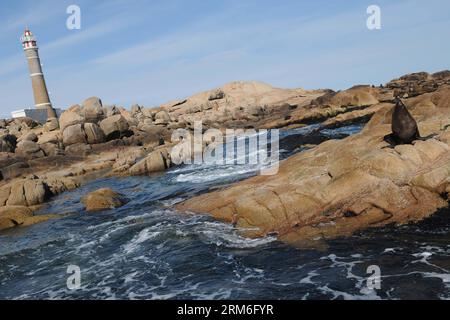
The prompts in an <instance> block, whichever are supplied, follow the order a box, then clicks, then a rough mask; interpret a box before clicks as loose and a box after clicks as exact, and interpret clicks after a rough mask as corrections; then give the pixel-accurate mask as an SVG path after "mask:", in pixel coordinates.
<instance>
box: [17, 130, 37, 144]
mask: <svg viewBox="0 0 450 320" xmlns="http://www.w3.org/2000/svg"><path fill="white" fill-rule="evenodd" d="M18 141H19V142H20V141H32V142H37V141H38V137H37V135H36V133H34V132H28V133H25V134H23V135H22V136H21V137H20V139H18Z"/></svg>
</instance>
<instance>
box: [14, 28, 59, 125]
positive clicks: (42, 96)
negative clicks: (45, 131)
mask: <svg viewBox="0 0 450 320" xmlns="http://www.w3.org/2000/svg"><path fill="white" fill-rule="evenodd" d="M20 41H21V42H22V47H23V50H24V52H25V56H26V58H27V60H28V70H29V72H30V77H31V85H32V87H33V95H34V104H35V108H36V109H37V110H39V111H44V110H46V111H47V112H46V113H47V114H46V116H47V117H46V118H47V125H50V126H51V127H52V128H53V129H54V127H55V126H58V120H57V115H56V112H55V110H54V109H53V107H52V104H51V102H50V97H49V95H48V91H47V86H46V84H45V79H44V73H43V72H42V66H41V61H40V59H39V51H38V46H37V42H36V38H35V37H34V35H33V34H32V33H31V31H30V30H29V29H28V28H25V31H24V34H23V35H22V37H21V38H20ZM49 122H50V123H49Z"/></svg>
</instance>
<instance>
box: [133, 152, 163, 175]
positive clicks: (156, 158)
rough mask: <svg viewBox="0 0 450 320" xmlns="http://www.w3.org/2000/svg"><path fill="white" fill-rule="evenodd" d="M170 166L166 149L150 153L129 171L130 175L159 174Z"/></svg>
mask: <svg viewBox="0 0 450 320" xmlns="http://www.w3.org/2000/svg"><path fill="white" fill-rule="evenodd" d="M170 166H171V162H170V156H169V152H168V151H167V149H166V148H162V149H158V150H155V151H153V152H151V153H150V154H149V155H148V156H147V157H145V158H144V159H142V160H141V161H139V162H137V163H136V164H135V165H134V166H132V167H131V168H130V170H129V173H130V174H131V175H142V174H150V173H154V172H161V171H164V170H166V169H168V168H169V167H170Z"/></svg>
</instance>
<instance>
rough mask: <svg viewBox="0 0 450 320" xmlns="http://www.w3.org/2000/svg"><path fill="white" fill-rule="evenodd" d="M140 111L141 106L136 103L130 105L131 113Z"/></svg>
mask: <svg viewBox="0 0 450 320" xmlns="http://www.w3.org/2000/svg"><path fill="white" fill-rule="evenodd" d="M140 112H141V107H140V106H139V105H138V104H133V105H132V106H131V114H137V113H140Z"/></svg>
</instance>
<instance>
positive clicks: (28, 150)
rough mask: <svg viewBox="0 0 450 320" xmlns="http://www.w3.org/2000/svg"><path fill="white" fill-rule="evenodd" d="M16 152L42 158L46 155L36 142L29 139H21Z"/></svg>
mask: <svg viewBox="0 0 450 320" xmlns="http://www.w3.org/2000/svg"><path fill="white" fill-rule="evenodd" d="M16 153H17V154H20V155H23V156H26V157H31V158H42V157H44V156H45V154H44V152H43V151H42V150H41V148H40V147H39V145H38V144H37V143H36V142H33V141H28V140H24V141H21V142H19V143H18V144H17V149H16Z"/></svg>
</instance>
